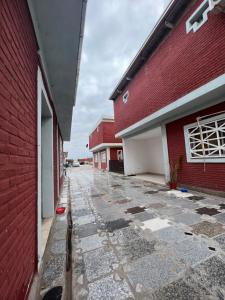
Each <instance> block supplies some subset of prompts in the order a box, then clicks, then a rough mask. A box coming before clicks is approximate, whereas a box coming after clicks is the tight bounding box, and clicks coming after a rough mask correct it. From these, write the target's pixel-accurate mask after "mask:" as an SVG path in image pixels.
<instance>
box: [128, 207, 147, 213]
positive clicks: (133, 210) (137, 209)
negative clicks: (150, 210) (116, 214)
mask: <svg viewBox="0 0 225 300" xmlns="http://www.w3.org/2000/svg"><path fill="white" fill-rule="evenodd" d="M145 210H146V207H144V206H143V207H141V206H134V207H131V208H128V209H127V210H126V211H125V213H126V214H127V213H129V214H138V213H140V212H143V211H145Z"/></svg>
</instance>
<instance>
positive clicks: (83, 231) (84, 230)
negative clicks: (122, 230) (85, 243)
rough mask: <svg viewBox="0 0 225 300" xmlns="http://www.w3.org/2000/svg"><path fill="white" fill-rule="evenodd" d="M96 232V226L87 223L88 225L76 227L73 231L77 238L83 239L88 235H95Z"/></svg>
mask: <svg viewBox="0 0 225 300" xmlns="http://www.w3.org/2000/svg"><path fill="white" fill-rule="evenodd" d="M97 230H98V225H97V224H94V223H88V224H84V225H80V226H77V227H76V228H75V230H74V231H75V233H76V234H78V236H79V238H84V237H87V236H89V235H93V234H96V233H97Z"/></svg>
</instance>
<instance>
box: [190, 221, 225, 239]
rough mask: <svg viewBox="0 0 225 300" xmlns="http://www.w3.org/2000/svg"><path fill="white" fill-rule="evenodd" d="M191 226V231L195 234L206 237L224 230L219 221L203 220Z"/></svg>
mask: <svg viewBox="0 0 225 300" xmlns="http://www.w3.org/2000/svg"><path fill="white" fill-rule="evenodd" d="M191 227H192V228H193V230H192V232H194V233H195V234H204V235H207V236H208V237H213V236H216V235H219V234H221V233H223V232H225V230H224V228H223V226H222V225H221V224H220V223H211V222H208V221H203V222H201V223H198V224H195V225H192V226H191Z"/></svg>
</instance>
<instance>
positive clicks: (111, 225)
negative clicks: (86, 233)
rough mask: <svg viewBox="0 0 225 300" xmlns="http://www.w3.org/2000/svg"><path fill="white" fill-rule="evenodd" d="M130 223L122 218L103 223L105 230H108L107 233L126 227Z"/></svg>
mask: <svg viewBox="0 0 225 300" xmlns="http://www.w3.org/2000/svg"><path fill="white" fill-rule="evenodd" d="M131 222H132V221H131V220H125V219H122V218H121V219H117V220H113V221H109V222H106V223H105V229H106V230H108V231H109V232H113V231H114V230H117V229H121V228H125V227H128V226H129V224H130V223H131Z"/></svg>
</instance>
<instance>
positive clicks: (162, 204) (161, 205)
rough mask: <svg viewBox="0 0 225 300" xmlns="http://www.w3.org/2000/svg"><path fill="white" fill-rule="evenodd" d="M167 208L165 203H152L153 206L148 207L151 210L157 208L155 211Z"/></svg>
mask: <svg viewBox="0 0 225 300" xmlns="http://www.w3.org/2000/svg"><path fill="white" fill-rule="evenodd" d="M165 206H166V204H164V203H152V204H149V205H148V207H149V208H155V209H158V208H162V207H165Z"/></svg>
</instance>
